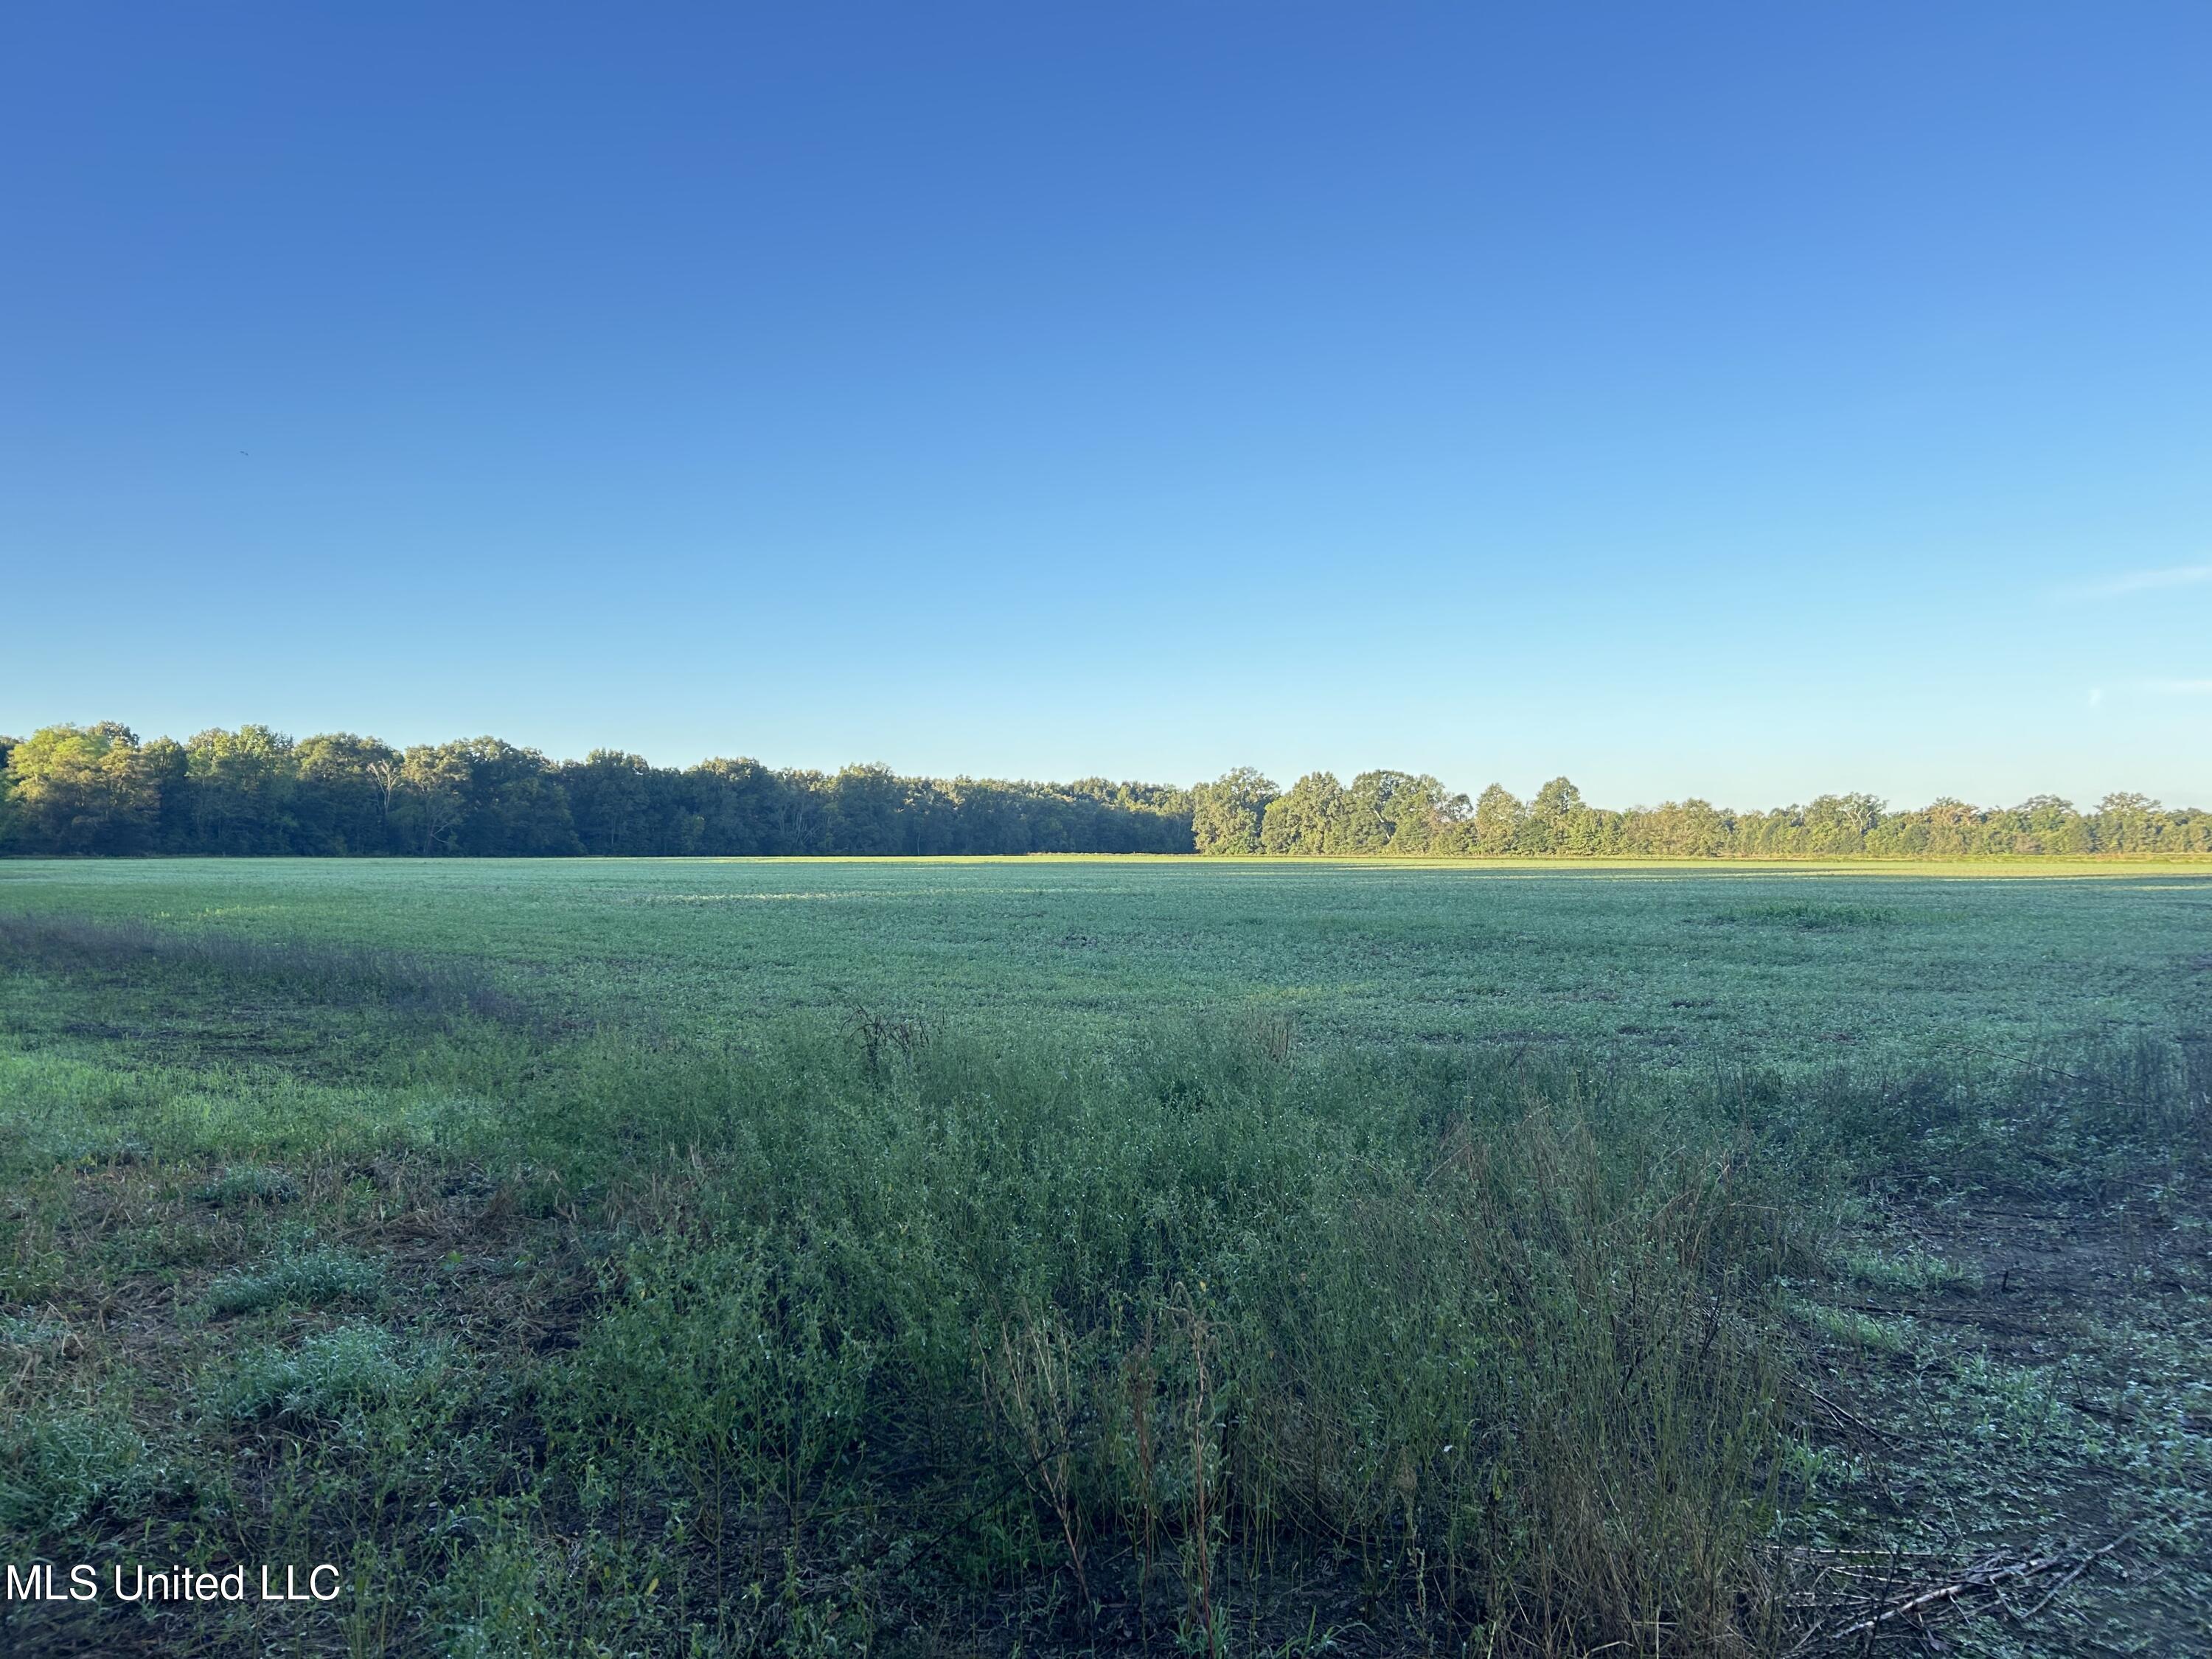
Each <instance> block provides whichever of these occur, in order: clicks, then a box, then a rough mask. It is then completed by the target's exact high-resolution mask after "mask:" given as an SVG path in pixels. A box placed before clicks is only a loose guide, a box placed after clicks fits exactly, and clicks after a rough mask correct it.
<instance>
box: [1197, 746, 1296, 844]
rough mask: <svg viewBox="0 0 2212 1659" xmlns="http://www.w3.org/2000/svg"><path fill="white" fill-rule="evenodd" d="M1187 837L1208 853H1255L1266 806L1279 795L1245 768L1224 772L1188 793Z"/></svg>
mask: <svg viewBox="0 0 2212 1659" xmlns="http://www.w3.org/2000/svg"><path fill="white" fill-rule="evenodd" d="M1190 793H1191V815H1190V817H1191V838H1192V840H1193V842H1194V843H1195V845H1196V850H1197V851H1199V852H1200V853H1203V854H1215V855H1218V854H1237V853H1256V852H1258V851H1259V850H1260V828H1261V823H1262V822H1263V821H1264V820H1265V818H1266V817H1267V804H1268V803H1269V802H1270V801H1272V800H1273V799H1275V797H1276V796H1277V795H1278V794H1279V793H1281V792H1280V791H1279V790H1278V789H1277V788H1276V787H1275V786H1274V784H1273V782H1271V781H1269V780H1268V779H1267V778H1265V777H1263V776H1261V775H1260V774H1259V773H1258V772H1256V771H1255V770H1254V769H1252V768H1250V767H1249V766H1240V767H1237V768H1236V769H1234V770H1233V771H1229V772H1225V773H1223V774H1222V775H1221V776H1219V777H1218V778H1217V779H1215V780H1214V781H1212V783H1202V784H1200V785H1199V786H1198V787H1196V788H1195V789H1194V790H1192V791H1191V792H1190Z"/></svg>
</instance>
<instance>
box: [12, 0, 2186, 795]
mask: <svg viewBox="0 0 2212 1659" xmlns="http://www.w3.org/2000/svg"><path fill="white" fill-rule="evenodd" d="M0 222H4V225H5V228H6V231H5V254H4V257H0V575H3V576H4V582H0V611H4V623H0V729H8V730H13V731H15V732H21V731H24V730H27V729H28V728H30V727H32V726H37V725H40V724H43V723H46V722H48V721H52V720H68V719H76V720H94V719H100V718H103V717H107V718H118V719H122V720H127V721H129V722H131V724H133V725H134V726H137V728H138V729H139V730H140V731H141V732H148V733H151V732H171V733H173V734H176V735H184V734H185V733H187V732H191V731H192V730H196V729H197V728H199V727H201V726H209V725H216V724H222V725H234V724H237V723H239V722H240V721H244V720H266V721H268V722H270V724H273V725H276V726H279V727H280V728H283V729H285V730H289V731H291V732H295V733H296V734H299V735H305V734H307V733H308V732H314V731H319V730H325V729H331V728H348V729H354V730H362V731H368V732H374V733H376V734H378V735H380V736H382V737H384V738H386V739H387V740H392V741H396V742H403V743H404V742H412V741H420V740H423V739H428V738H443V737H449V736H456V735H472V734H475V733H477V732H495V733H497V734H499V735H501V736H504V737H507V738H512V739H513V740H516V741H519V742H523V743H527V744H534V745H537V746H538V747H542V748H544V749H546V750H550V751H552V752H553V753H555V754H556V755H557V754H563V753H581V752H582V751H584V750H586V749H588V748H591V747H593V746H597V745H602V744H609V745H617V746H621V747H626V748H632V749H636V750H641V751H642V752H644V753H646V754H647V755H649V756H650V757H653V758H654V759H655V760H659V761H664V762H689V761H691V760H694V759H696V758H698V757H702V756H704V755H708V754H710V753H748V754H754V755H757V756H759V757H762V758H763V759H765V760H768V761H769V762H771V763H778V764H805V765H834V764H836V763H840V762H842V761H847V760H860V759H875V760H883V761H886V762H889V763H891V764H893V765H894V766H896V767H898V768H900V769H903V770H913V771H927V772H935V773H951V772H955V771H968V772H974V773H992V774H999V775H1048V776H1067V775H1080V774H1087V773H1094V772H1103V773H1107V774H1109V775H1115V776H1143V777H1150V778H1158V779H1164V780H1174V781H1188V780H1190V779H1192V778H1194V777H1198V776H1200V775H1213V774H1215V773H1218V772H1219V771H1221V770H1223V769H1225V768H1226V767H1228V766H1229V765H1231V764H1233V763H1253V764H1256V765H1259V766H1261V767H1262V768H1264V769H1267V770H1268V771H1270V772H1272V773H1273V774H1274V775H1276V776H1278V777H1279V778H1280V779H1281V780H1282V781H1285V782H1287V781H1289V780H1290V779H1291V777H1292V776H1294V775H1297V773H1299V772H1301V771H1304V770H1306V769H1310V768H1316V767H1328V768H1333V769H1337V770H1338V771H1340V773H1343V774H1346V775H1349V774H1350V773H1351V772H1352V771H1354V770H1357V769H1361V768H1363V767H1365V766H1369V765H1395V766H1399V767H1403V768H1406V769H1417V770H1427V771H1433V772H1435V773H1437V775H1440V776H1443V778H1445V779H1446V780H1447V781H1450V782H1452V783H1454V784H1456V785H1459V786H1461V787H1468V788H1474V787H1480V786H1481V785H1482V784H1484V783H1486V782H1487V781H1490V780H1492V779H1493V778H1497V779H1502V780H1503V781H1505V782H1506V783H1508V784H1509V785H1510V786H1512V787H1516V788H1518V789H1521V790H1522V791H1523V792H1526V791H1528V790H1529V789H1532V788H1533V787H1534V786H1535V785H1536V784H1537V783H1538V782H1540V781H1541V780H1542V779H1544V778H1546V777H1548V776H1550V775H1553V774H1555V773H1558V772H1560V771H1565V772H1566V773H1568V774H1569V775H1571V776H1572V777H1574V778H1575V779H1576V781H1577V782H1579V783H1580V784H1582V786H1583V789H1584V792H1585V793H1586V794H1588V795H1589V797H1590V798H1591V799H1595V800H1599V801H1601V802H1604V803H1606V804H1608V805H1626V804H1629V803H1631V802H1635V801H1654V800H1656V799H1660V798H1662V797H1665V796H1671V795H1680V794H1684V793H1700V794H1704V795H1706V796H1709V797H1711V798H1714V799H1720V800H1723V801H1724V802H1727V803H1729V804H1734V805H1756V804H1762V803H1770V802H1780V801H1786V800H1790V799H1802V798H1803V797H1805V796H1808V795H1809V794H1811V793H1814V792H1817V791H1819V790H1821V789H1825V788H1853V787H1857V788H1868V789H1872V790H1874V791H1875V792H1876V793H1881V794H1884V795H1887V796H1889V797H1891V798H1892V799H1895V800H1898V801H1899V803H1900V804H1911V805H1917V804H1919V803H1920V802H1922V801H1923V800H1925V799H1927V798H1929V797H1930V796H1933V795H1935V794H1937V793H1957V794H1960V795H1964V796H1966V797H1968V798H1969V799H1978V800H1981V801H1983V802H1984V803H1991V804H1995V803H2008V802H2010V801H2013V800H2015V799H2019V798H2020V797H2021V796H2023V795H2025V794H2027V793H2031V792H2033V791H2037V790H2041V789H2046V788H2047V789H2054V790H2057V791H2059V792H2062V793H2069V794H2072V795H2074V796H2075V797H2077V798H2080V799H2085V800H2089V799H2094V798H2095V797H2096V796H2098V795H2100V794H2101V793H2103V792H2105V791H2106V790H2107V789H2112V788H2118V787H2133V788H2141V789H2144V790H2146V791H2148V792H2150V793H2155V794H2159V795H2161V796H2163V797H2164V798H2166V799H2168V800H2170V801H2172V800H2194V801H2197V802H2198V803H2204V802H2208V801H2212V6H2208V5H2205V4H2203V3H2201V0H2189V3H2177V4H2166V5H2160V4H2154V3H2142V4H2136V3H2130V4H2125V5H2119V6H2093V5H2087V4H2067V5H2050V4H2033V3H2031V4H2021V3H2003V4H1988V5H1968V4H1947V5H1938V6H1929V5H1924V4H1919V3H1911V4H1898V5H1861V4H1852V5H1845V4H1821V5H1777V4H1772V3H1764V0H1762V3H1756V4H1745V5H1741V6H1731V7H1711V6H1699V5H1692V4H1684V3H1669V4H1666V5H1618V6H1596V5H1581V4H1576V5H1548V4H1547V5H1537V4H1534V3H1528V4H1521V5H1514V6H1467V5H1450V6H1444V5H1433V6H1431V5H1389V6H1372V5H1353V4H1349V3H1342V4H1336V5H1331V6H1311V5H1285V4H1280V3H1265V4H1261V3H1237V4H1228V3H1186V4H1181V5H1176V6H1159V7H1154V6H1146V5H1135V4H1127V3H1115V4H1111V5H1107V4H1097V5H1061V4H1053V5H1035V4H1013V3H1009V4H1006V5H1002V6H989V7H976V6H964V5H949V4H929V5H910V4H896V5H891V4H885V5H881V6H866V7H859V6H850V5H838V4H827V5H805V6H799V5H782V6H754V7H733V6H726V5H714V6H708V5H696V6H681V5H670V6H655V7H617V6H592V7H573V6H560V5H551V6H549V5H543V4H532V5H528V6H514V7H508V8H502V7H498V6H493V5H485V4H469V5H461V6H454V5H446V4H439V5H435V6H433V5H406V4H397V3H390V0H380V3H377V4H374V5H360V6H347V7H332V6H301V5H296V4H283V5H251V4H223V5H216V6H151V5H136V6H117V5H106V4H80V3H70V4H22V5H16V6H12V7H9V9H7V11H6V13H5V15H4V17H0Z"/></svg>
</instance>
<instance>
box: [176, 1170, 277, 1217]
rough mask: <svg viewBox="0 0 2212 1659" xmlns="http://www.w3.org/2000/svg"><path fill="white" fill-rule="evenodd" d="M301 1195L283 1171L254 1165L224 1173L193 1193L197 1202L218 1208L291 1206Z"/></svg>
mask: <svg viewBox="0 0 2212 1659" xmlns="http://www.w3.org/2000/svg"><path fill="white" fill-rule="evenodd" d="M299 1195H300V1189H299V1188H298V1187H297V1186H295V1184H294V1183H293V1180H292V1177H291V1176H289V1175H287V1174H285V1172H284V1171H283V1170H272V1169H267V1168H264V1167H263V1166H262V1165H259V1164H240V1165H239V1166H237V1167H235V1168H234V1169H228V1170H224V1171H223V1172H222V1174H221V1175H219V1176H216V1178H215V1179H214V1180H212V1181H210V1182H207V1183H206V1184H204V1186H200V1187H197V1188H193V1190H192V1196H193V1197H194V1198H195V1199H197V1200H199V1201H200V1202H201V1203H203V1204H212V1205H214V1206H216V1207H217V1208H218V1209H232V1208H235V1207H238V1206H246V1205H257V1204H289V1203H290V1202H292V1200H295V1199H296V1198H298V1197H299Z"/></svg>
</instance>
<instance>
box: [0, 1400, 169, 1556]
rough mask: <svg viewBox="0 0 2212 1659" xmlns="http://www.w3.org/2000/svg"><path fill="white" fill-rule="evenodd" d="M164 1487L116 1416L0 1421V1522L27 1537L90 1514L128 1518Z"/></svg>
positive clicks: (63, 1414) (145, 1451)
mask: <svg viewBox="0 0 2212 1659" xmlns="http://www.w3.org/2000/svg"><path fill="white" fill-rule="evenodd" d="M167 1484H168V1480H167V1470H166V1469H165V1468H164V1467H163V1466H162V1464H161V1462H160V1460H159V1459H157V1458H156V1457H155V1455H154V1454H153V1452H152V1450H151V1449H150V1448H149V1447H148V1445H147V1443H146V1441H145V1439H144V1437H143V1436H141V1435H140V1434H139V1433H138V1432H137V1431H136V1430H135V1429H133V1428H131V1425H129V1424H128V1423H126V1422H125V1421H123V1419H121V1418H119V1417H117V1416H114V1415H112V1414H109V1413H94V1412H72V1411H54V1412H46V1413H33V1414H29V1415H25V1416H21V1417H18V1418H15V1420H13V1421H12V1422H8V1423H5V1424H0V1526H4V1527H6V1528H9V1530H11V1531H16V1532H21V1533H25V1534H28V1535H30V1536H31V1537H33V1538H46V1537H51V1536H52V1535H53V1534H58V1533H63V1532H66V1531H67V1530H69V1528H72V1527H74V1526H76V1525H77V1524H78V1523H79V1522H82V1521H84V1520H87V1519H88V1518H89V1517H91V1516H94V1515H95V1514H98V1515H103V1516H106V1517H108V1518H109V1519H112V1520H118V1521H127V1520H130V1519H131V1518H132V1517H133V1516H137V1515H139V1514H142V1513H143V1512H144V1510H146V1508H147V1507H148V1506H149V1504H151V1503H152V1502H153V1501H154V1500H155V1498H157V1497H159V1496H160V1494H161V1492H162V1490H163V1489H164V1487H165V1486H167Z"/></svg>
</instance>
